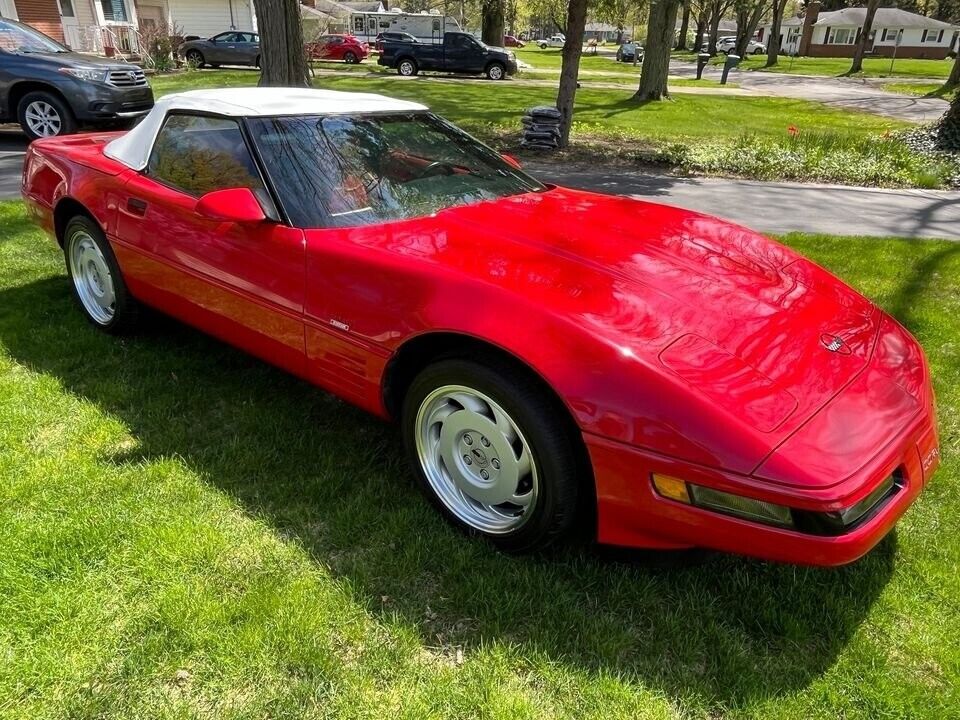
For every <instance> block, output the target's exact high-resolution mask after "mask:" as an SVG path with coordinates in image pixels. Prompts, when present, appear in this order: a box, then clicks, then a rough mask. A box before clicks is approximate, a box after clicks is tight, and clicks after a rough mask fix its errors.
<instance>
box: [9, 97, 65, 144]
mask: <svg viewBox="0 0 960 720" xmlns="http://www.w3.org/2000/svg"><path fill="white" fill-rule="evenodd" d="M17 119H18V120H19V121H20V127H21V128H23V131H24V132H25V133H26V134H27V137H29V138H30V139H31V140H36V139H38V138H45V137H56V136H57V135H69V134H70V133H73V132H76V129H77V123H76V120H74V119H73V113H71V112H70V108H69V107H68V106H67V104H66V103H65V102H64V101H63V100H61V99H60V98H59V97H57V96H56V95H54V94H53V93H49V92H43V91H37V92H30V93H27V94H26V95H24V96H23V97H22V98H21V99H20V102H19V103H18V104H17Z"/></svg>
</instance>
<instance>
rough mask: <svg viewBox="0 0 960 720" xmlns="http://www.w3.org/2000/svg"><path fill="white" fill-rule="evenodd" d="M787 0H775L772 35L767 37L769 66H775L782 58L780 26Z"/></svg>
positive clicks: (771, 21) (771, 22) (771, 17)
mask: <svg viewBox="0 0 960 720" xmlns="http://www.w3.org/2000/svg"><path fill="white" fill-rule="evenodd" d="M786 8H787V0H773V6H772V8H771V10H772V14H771V16H770V37H768V38H767V67H773V66H774V65H776V64H777V63H778V62H779V60H780V26H781V25H782V24H783V13H784V11H785V10H786Z"/></svg>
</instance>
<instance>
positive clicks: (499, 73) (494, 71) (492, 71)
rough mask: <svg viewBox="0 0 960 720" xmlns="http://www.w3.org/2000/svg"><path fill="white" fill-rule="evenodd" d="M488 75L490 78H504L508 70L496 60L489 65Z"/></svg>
mask: <svg viewBox="0 0 960 720" xmlns="http://www.w3.org/2000/svg"><path fill="white" fill-rule="evenodd" d="M486 75H487V78H489V79H490V80H503V78H504V77H506V75H507V71H506V68H504V67H503V65H501V64H500V63H496V62H495V63H490V64H489V65H487V72H486Z"/></svg>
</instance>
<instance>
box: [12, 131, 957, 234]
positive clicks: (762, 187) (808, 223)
mask: <svg viewBox="0 0 960 720" xmlns="http://www.w3.org/2000/svg"><path fill="white" fill-rule="evenodd" d="M26 146H27V143H26V140H25V139H24V138H23V136H22V135H20V134H19V133H18V132H16V131H15V130H12V129H11V130H6V129H0V200H8V199H12V198H18V197H19V196H20V171H21V168H22V166H23V153H24V150H25V149H26ZM526 169H527V170H528V171H529V172H530V173H531V174H533V175H535V176H536V177H538V178H540V179H541V180H543V181H545V182H553V183H557V184H560V185H568V186H570V187H576V188H581V189H584V190H593V191H596V192H601V193H607V194H612V195H629V196H632V197H637V198H642V199H646V200H652V201H654V202H662V203H666V204H668V205H676V206H678V207H684V208H687V209H690V210H696V211H699V212H704V213H708V214H711V215H717V216H719V217H724V218H727V219H729V220H733V221H734V222H738V223H740V224H742V225H746V226H748V227H751V228H754V229H756V230H759V231H761V232H767V233H786V232H791V231H794V230H798V231H803V232H816V233H829V234H833V235H867V236H876V237H881V236H898V237H911V238H946V239H950V240H960V192H947V191H933V190H880V189H875V188H856V187H846V186H837V185H805V184H800V183H770V182H754V181H751V180H731V179H725V178H687V177H677V176H673V175H668V174H663V173H657V172H651V171H648V170H636V169H632V168H628V167H624V168H611V167H606V168H599V167H596V166H590V167H578V166H575V165H568V164H558V163H547V162H531V163H528V164H527V166H526ZM0 234H2V228H0Z"/></svg>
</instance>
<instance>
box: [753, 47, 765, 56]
mask: <svg viewBox="0 0 960 720" xmlns="http://www.w3.org/2000/svg"><path fill="white" fill-rule="evenodd" d="M753 54H754V55H763V48H757V49H756V50H754V51H753Z"/></svg>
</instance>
